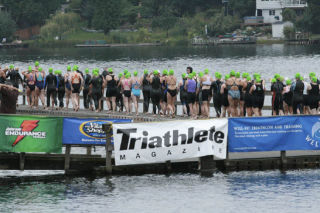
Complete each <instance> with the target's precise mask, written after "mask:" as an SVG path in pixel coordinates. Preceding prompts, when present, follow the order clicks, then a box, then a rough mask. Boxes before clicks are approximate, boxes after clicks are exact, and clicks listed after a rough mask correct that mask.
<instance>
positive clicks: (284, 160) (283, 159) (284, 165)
mask: <svg viewBox="0 0 320 213" xmlns="http://www.w3.org/2000/svg"><path fill="white" fill-rule="evenodd" d="M280 162H281V170H286V169H287V162H288V161H287V156H286V151H281V153H280Z"/></svg>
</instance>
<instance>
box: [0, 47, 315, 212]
mask: <svg viewBox="0 0 320 213" xmlns="http://www.w3.org/2000/svg"><path fill="white" fill-rule="evenodd" d="M35 60H38V61H40V63H41V66H42V67H43V68H45V69H47V68H49V67H51V66H52V67H54V68H55V69H61V70H65V68H66V66H67V65H69V64H70V65H73V64H78V65H79V66H80V69H81V70H84V69H85V68H90V69H92V68H96V67H98V68H103V67H113V68H114V70H115V71H116V73H118V72H120V71H122V70H123V69H129V70H130V71H133V70H139V71H142V70H143V69H148V70H153V69H160V70H162V69H174V70H175V71H176V72H177V73H179V74H180V73H182V72H184V71H185V68H186V67H187V66H192V67H194V69H195V70H196V71H202V70H203V69H205V68H209V69H210V70H211V71H221V72H222V73H224V74H225V73H227V72H229V71H230V69H235V70H236V71H241V72H244V71H246V72H250V73H253V72H260V73H261V74H262V75H263V77H264V78H266V79H269V78H270V77H271V76H272V75H273V74H274V73H280V74H282V75H284V76H286V77H290V78H292V77H293V75H294V73H296V72H300V73H302V74H303V75H307V74H308V73H309V72H311V71H314V72H316V73H317V74H318V69H319V67H320V48H319V47H318V46H285V45H248V46H225V47H222V46H220V47H134V48H104V49H96V48H86V49H76V48H71V49H9V50H0V65H1V66H7V65H9V64H15V65H16V66H18V67H20V68H21V69H22V68H24V69H26V68H27V66H28V65H33V63H34V61H35ZM0 163H1V162H0ZM42 174H44V173H42V172H41V173H39V172H23V173H20V172H0V177H1V178H0V212H55V213H56V212H224V213H228V212H238V213H242V212H243V213H247V212H283V213H287V212H288V213H289V212H290V213H291V212H310V213H311V212H319V207H320V204H319V200H320V193H319V188H320V170H303V171H290V172H287V173H286V174H283V173H280V172H279V171H266V172H235V173H230V174H221V173H218V174H215V175H214V176H213V177H210V178H204V177H201V176H199V175H197V174H177V175H170V176H164V175H143V176H121V177H120V176H113V177H111V178H109V177H107V178H96V179H95V178H93V179H91V178H70V179H69V178H62V179H60V178H48V179H46V180H45V181H31V182H29V181H28V182H20V181H17V179H16V178H11V177H9V176H16V175H19V176H24V175H28V176H30V175H42Z"/></svg>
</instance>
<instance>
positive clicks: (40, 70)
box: [38, 67, 52, 72]
mask: <svg viewBox="0 0 320 213" xmlns="http://www.w3.org/2000/svg"><path fill="white" fill-rule="evenodd" d="M51 69H52V68H51ZM42 70H43V69H42V67H39V69H38V71H39V72H42Z"/></svg>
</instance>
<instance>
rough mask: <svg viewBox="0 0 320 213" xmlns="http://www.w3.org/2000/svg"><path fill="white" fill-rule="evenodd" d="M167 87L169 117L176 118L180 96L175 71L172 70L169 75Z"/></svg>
mask: <svg viewBox="0 0 320 213" xmlns="http://www.w3.org/2000/svg"><path fill="white" fill-rule="evenodd" d="M166 82H167V86H168V93H167V103H168V105H167V109H168V116H170V113H171V117H172V118H174V117H175V114H176V106H175V105H176V99H177V94H178V89H177V78H176V76H174V71H173V70H170V71H169V75H168V76H167V78H166Z"/></svg>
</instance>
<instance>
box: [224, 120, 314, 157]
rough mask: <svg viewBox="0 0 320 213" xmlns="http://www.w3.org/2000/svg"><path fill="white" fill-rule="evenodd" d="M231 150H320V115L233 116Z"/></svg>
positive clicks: (229, 144) (230, 136)
mask: <svg viewBox="0 0 320 213" xmlns="http://www.w3.org/2000/svg"><path fill="white" fill-rule="evenodd" d="M228 150H229V152H263V151H287V150H320V117H319V116H281V117H269V118H232V119H229V130H228Z"/></svg>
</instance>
